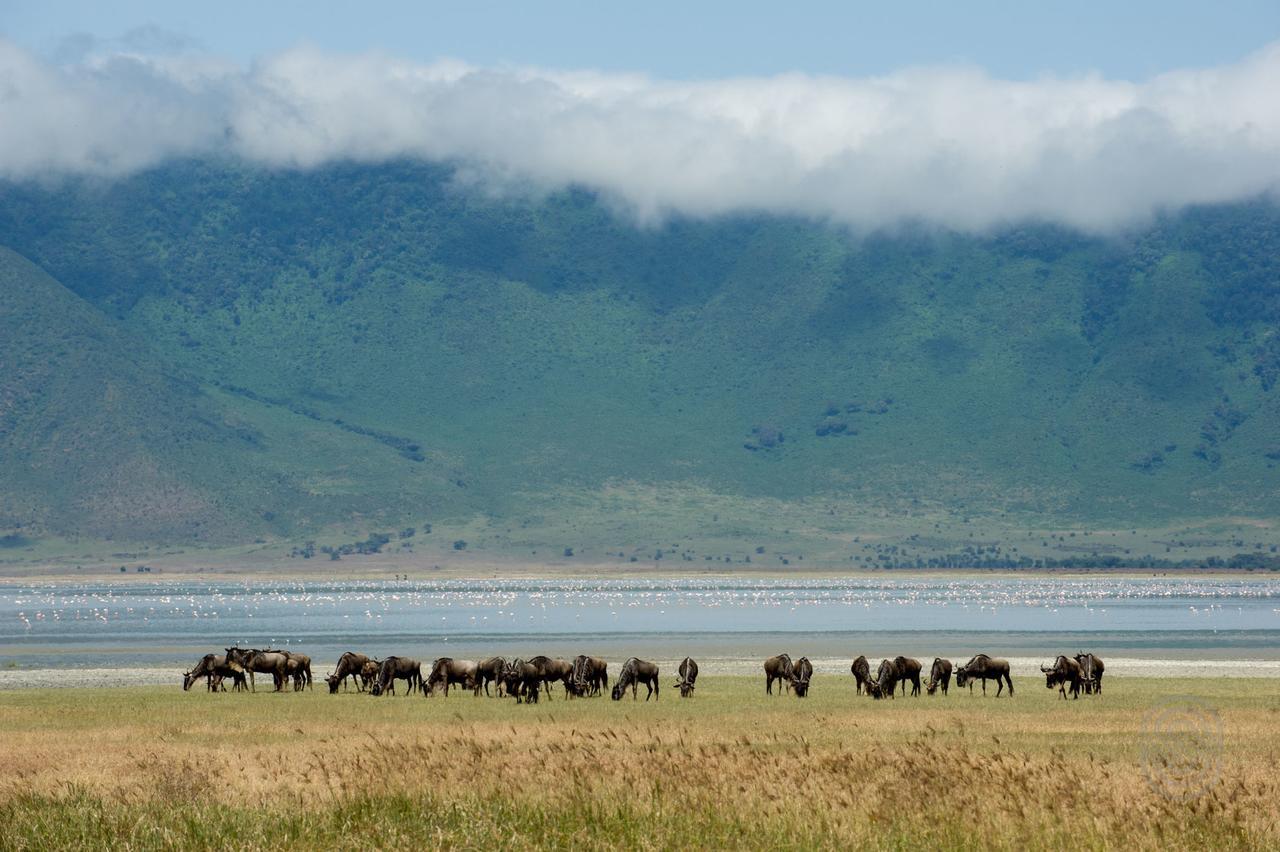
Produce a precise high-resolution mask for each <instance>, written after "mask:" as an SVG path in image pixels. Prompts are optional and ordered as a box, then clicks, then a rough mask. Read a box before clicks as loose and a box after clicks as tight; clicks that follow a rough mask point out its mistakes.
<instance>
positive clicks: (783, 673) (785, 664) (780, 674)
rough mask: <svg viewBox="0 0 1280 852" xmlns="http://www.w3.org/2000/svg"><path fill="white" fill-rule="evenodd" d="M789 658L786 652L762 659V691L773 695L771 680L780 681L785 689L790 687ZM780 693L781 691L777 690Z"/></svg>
mask: <svg viewBox="0 0 1280 852" xmlns="http://www.w3.org/2000/svg"><path fill="white" fill-rule="evenodd" d="M791 668H792V666H791V658H790V657H789V656H787V655H786V654H778V655H777V656H776V657H770V658H769V659H767V660H765V661H764V691H765V694H766V695H773V682H774V681H775V680H777V681H781V682H782V684H783V686H785V687H786V688H787V689H790V688H791ZM778 694H779V695H781V694H782V691H781V690H779V691H778Z"/></svg>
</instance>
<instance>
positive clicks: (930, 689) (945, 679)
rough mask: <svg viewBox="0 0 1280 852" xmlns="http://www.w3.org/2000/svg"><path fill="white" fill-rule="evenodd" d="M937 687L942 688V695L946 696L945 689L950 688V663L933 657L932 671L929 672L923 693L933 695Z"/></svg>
mask: <svg viewBox="0 0 1280 852" xmlns="http://www.w3.org/2000/svg"><path fill="white" fill-rule="evenodd" d="M939 686H941V687H942V694H943V695H946V694H947V689H948V688H949V687H950V686H951V661H950V660H944V659H942V658H941V657H934V658H933V670H932V671H930V672H929V685H928V686H927V687H926V688H925V692H927V693H929V694H930V695H933V693H935V692H937V690H938V687H939Z"/></svg>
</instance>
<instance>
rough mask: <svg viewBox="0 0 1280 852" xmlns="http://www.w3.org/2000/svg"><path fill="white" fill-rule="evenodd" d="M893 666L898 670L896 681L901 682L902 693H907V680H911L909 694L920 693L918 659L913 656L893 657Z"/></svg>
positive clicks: (915, 695) (914, 695)
mask: <svg viewBox="0 0 1280 852" xmlns="http://www.w3.org/2000/svg"><path fill="white" fill-rule="evenodd" d="M893 666H894V668H896V669H897V670H898V682H899V683H901V684H902V694H903V695H906V694H907V682H908V681H910V682H911V695H912V697H917V696H919V695H920V661H919V660H917V659H915V658H914V657H895V658H894V660H893Z"/></svg>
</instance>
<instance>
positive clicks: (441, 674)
mask: <svg viewBox="0 0 1280 852" xmlns="http://www.w3.org/2000/svg"><path fill="white" fill-rule="evenodd" d="M476 668H477V666H476V662H475V660H455V659H454V658H453V657H440V658H439V659H437V660H436V661H435V662H433V663H432V664H431V675H430V676H429V677H428V678H427V679H426V681H425V682H424V683H423V684H422V694H423V695H434V694H435V691H436V687H438V686H443V687H444V697H445V698H448V697H449V687H450V686H453V685H454V684H457V685H459V686H461V687H462V688H463V689H469V690H471V691H472V693H475V692H476Z"/></svg>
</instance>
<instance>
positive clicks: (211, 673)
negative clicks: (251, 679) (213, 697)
mask: <svg viewBox="0 0 1280 852" xmlns="http://www.w3.org/2000/svg"><path fill="white" fill-rule="evenodd" d="M228 677H229V678H231V681H232V684H231V691H232V692H240V691H242V690H247V689H248V688H249V685H248V684H247V683H245V679H244V669H243V668H242V667H241V666H239V665H238V664H236V663H228V662H227V658H226V656H225V655H223V656H219V655H217V654H205V655H204V657H202V658H201V660H200V662H198V663H196V665H195V668H193V669H192V670H191V671H189V672H183V674H182V689H183V691H184V692H185V691H186V690H188V689H190V688H191V684H193V683H195V682H196V681H197V680H199V679H200V678H204V679H205V688H206V689H208V690H209V691H210V692H215V691H217V687H222V679H223V678H228ZM215 678H216V679H217V684H216V686H215V683H214V679H215ZM222 689H223V690H224V691H225V687H222Z"/></svg>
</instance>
